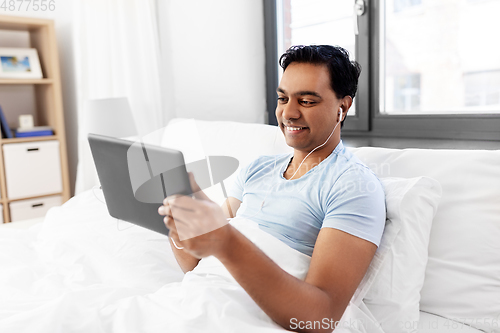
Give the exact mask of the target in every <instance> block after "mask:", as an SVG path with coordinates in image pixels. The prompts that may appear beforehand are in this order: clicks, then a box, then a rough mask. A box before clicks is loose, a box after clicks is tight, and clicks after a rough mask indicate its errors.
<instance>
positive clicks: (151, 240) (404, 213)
mask: <svg viewBox="0 0 500 333" xmlns="http://www.w3.org/2000/svg"><path fill="white" fill-rule="evenodd" d="M237 137H241V139H234V140H230V138H237ZM250 137H251V138H252V140H249V139H248V138H250ZM150 143H154V142H150ZM200 143H201V145H202V146H203V147H202V148H203V149H192V147H193V146H194V145H200ZM157 144H161V145H163V146H168V147H171V148H177V149H181V150H183V152H184V153H185V158H186V162H187V163H189V162H190V161H196V160H199V159H200V158H203V157H204V156H221V155H224V156H233V157H235V158H237V159H238V160H239V161H240V166H241V165H244V164H245V163H248V162H250V161H251V160H252V159H253V158H255V157H257V156H258V155H259V154H272V153H280V152H286V151H289V150H288V149H289V147H287V146H286V145H285V144H284V142H283V141H280V138H279V136H276V128H273V127H272V126H267V125H259V124H240V123H234V122H204V121H194V120H185V119H177V120H175V121H173V122H171V123H170V124H169V126H168V127H167V129H166V130H165V134H164V135H163V138H162V139H161V142H157ZM373 149H375V148H373ZM373 149H370V148H352V150H353V151H354V152H355V153H356V154H357V155H358V156H359V157H360V158H361V159H363V160H364V161H365V163H367V165H368V166H370V167H371V168H372V169H374V171H376V173H377V174H378V175H379V177H381V178H383V185H384V189H385V190H386V203H387V209H388V220H387V222H386V231H385V232H384V236H383V239H382V243H381V245H380V247H379V249H378V250H377V254H376V255H375V258H374V260H373V261H372V264H371V265H370V268H369V270H368V272H367V274H366V276H365V278H364V279H363V281H362V282H361V284H360V286H359V288H358V290H357V291H356V293H355V295H354V297H353V299H352V300H351V303H350V304H349V306H348V308H347V310H346V312H345V313H344V317H343V318H342V320H341V322H340V323H337V325H338V326H337V328H336V330H335V332H370V333H384V332H385V333H392V332H426V333H427V332H435V333H442V332H467V333H468V332H481V331H484V332H491V333H498V332H500V330H499V328H498V325H496V326H495V323H496V324H498V320H499V319H500V317H499V316H500V310H499V307H500V305H498V304H497V302H496V301H495V299H496V300H498V299H500V297H498V298H495V297H496V296H500V295H499V294H498V290H499V289H497V288H498V287H499V286H500V282H499V280H498V275H496V273H497V272H500V270H498V267H500V265H498V262H499V260H498V256H492V257H488V256H486V255H483V252H478V255H479V256H482V260H483V264H484V265H485V266H483V267H486V268H484V269H483V270H474V268H471V269H470V271H468V272H465V273H464V271H463V270H462V269H461V268H460V267H463V265H462V266H460V263H459V261H460V257H459V254H457V256H458V258H452V259H451V260H455V262H457V264H456V266H457V267H459V268H457V270H456V271H453V272H452V273H453V274H455V275H454V276H455V277H456V279H457V281H458V282H457V283H451V284H450V285H449V286H446V285H444V284H440V283H442V282H439V281H437V280H439V278H440V275H441V274H442V272H443V271H439V269H440V268H439V267H441V266H439V265H442V267H445V268H446V269H451V270H453V265H450V264H449V258H447V257H446V256H443V258H441V257H439V255H440V254H439V251H440V250H441V249H440V248H439V247H437V246H436V244H435V243H434V242H437V243H439V244H442V243H443V240H442V239H443V237H442V234H443V230H444V231H445V232H447V230H446V224H444V222H442V221H441V220H439V218H440V217H441V215H440V212H441V213H443V211H442V209H448V208H449V207H448V206H449V204H450V199H449V197H448V195H449V192H450V189H449V188H448V186H449V184H448V183H447V182H446V181H445V180H444V179H443V178H440V177H439V175H436V174H434V175H429V174H427V175H426V174H425V173H422V174H420V173H412V172H411V170H418V168H417V167H416V166H415V168H412V167H410V168H406V169H410V170H406V172H407V173H408V174H407V175H402V174H400V173H399V172H398V170H399V169H400V167H398V163H400V162H401V161H402V159H403V160H404V158H403V157H404V156H403V157H402V155H401V154H400V155H397V154H398V153H401V151H399V150H384V151H377V150H376V149H375V151H374V150H373ZM403 153H406V154H413V153H415V154H416V153H419V152H414V151H410V152H408V151H406V152H403ZM420 153H422V152H420ZM202 155H204V156H202ZM373 156H377V158H375V157H373ZM419 156H422V155H419ZM450 156H451V155H450ZM412 158H415V157H412ZM446 158H449V157H445V159H446ZM377 159H378V160H377ZM477 159H479V160H481V159H482V157H481V158H479V157H477ZM479 160H478V161H479ZM484 160H485V161H487V162H488V163H492V164H493V165H498V164H496V163H497V162H499V161H500V154H499V152H492V154H487V158H486V159H484ZM388 161H389V162H388ZM384 163H390V165H391V166H392V169H384V165H385V164H384ZM403 165H408V163H407V162H404V161H403ZM398 168H399V169H398ZM468 168H469V167H468V166H466V170H469V169H468ZM493 169H494V168H490V167H488V168H486V169H484V170H482V176H485V177H486V176H487V177H488V179H489V181H490V182H494V181H496V180H492V179H494V178H492V175H491V172H497V171H496V169H494V170H495V171H491V170H493ZM458 171H459V170H458ZM458 171H457V172H458ZM439 172H446V171H443V170H440V171H439ZM489 172H490V173H489ZM234 176H235V174H233V175H231V176H230V177H228V178H227V179H226V180H225V181H224V183H225V185H226V187H229V186H230V184H231V182H232V180H233V179H234ZM430 176H435V177H434V178H433V177H430ZM435 178H437V179H439V180H440V181H437V180H436V179H435ZM468 186H469V189H470V190H471V191H472V190H473V184H472V183H470V184H468ZM452 191H453V189H452ZM495 191H496V192H495ZM206 192H207V194H208V195H209V196H210V197H211V198H212V200H214V201H216V202H218V203H219V204H221V203H222V202H223V200H224V197H223V191H222V190H221V187H220V185H218V184H216V185H214V186H212V187H211V188H209V189H207V190H206ZM495 194H498V190H497V189H496V188H495V189H492V190H491V191H490V192H487V194H486V195H487V197H485V196H484V195H483V196H480V198H479V199H478V200H482V202H483V204H484V203H485V202H486V204H487V203H489V202H492V203H493V202H494V200H493V199H490V198H489V196H491V195H495ZM499 197H500V196H499ZM465 200H466V203H464V204H465V205H466V204H467V203H474V201H475V200H476V199H475V198H472V199H470V198H465ZM443 204H444V208H442V207H443ZM488 207H490V206H488ZM491 207H493V206H491ZM466 208H467V207H466ZM440 209H441V211H440ZM487 213H488V215H487V217H488V216H489V217H490V218H491V219H493V220H495V218H498V216H500V215H497V213H498V208H497V207H496V206H495V208H492V209H488V210H487ZM487 217H486V218H484V220H482V221H481V222H480V223H482V224H483V227H491V226H492V225H493V227H491V228H490V229H487V230H479V231H477V230H476V229H474V230H475V231H471V233H470V234H469V236H471V237H476V236H477V233H478V232H479V233H480V235H481V237H483V238H482V239H483V241H484V242H483V244H480V243H478V244H474V245H471V246H470V247H469V248H468V250H469V251H483V250H484V249H488V250H490V251H491V250H493V251H495V250H499V249H498V245H496V244H497V243H493V242H492V239H498V236H499V233H500V231H499V229H498V225H497V224H495V223H497V220H495V221H496V222H491V221H490V220H488V218H487ZM436 219H438V220H436ZM247 222H248V223H247ZM231 223H234V225H235V226H236V227H237V228H239V229H240V230H241V231H242V232H243V233H244V234H245V235H247V237H248V238H250V239H251V240H252V241H254V242H255V243H256V244H257V245H258V246H259V247H261V248H262V249H263V250H264V251H265V252H266V253H267V254H268V255H269V256H270V257H271V258H272V259H273V260H275V261H276V262H277V263H278V264H279V265H280V266H281V267H282V268H283V269H285V270H286V271H288V272H289V273H290V274H293V275H295V276H297V277H299V278H303V277H305V274H306V272H307V267H308V262H307V260H304V259H303V258H296V257H294V256H293V253H289V252H287V251H288V249H287V247H286V246H285V248H284V247H283V243H281V242H279V241H278V242H273V240H272V239H269V238H266V237H271V236H269V235H267V234H265V233H264V232H262V231H260V230H259V229H258V228H256V227H255V225H252V223H251V221H240V220H237V219H236V220H234V221H231ZM443 228H444V229H443ZM454 228H460V225H456V224H455V225H454ZM471 230H472V229H471ZM474 232H475V233H476V234H474ZM448 235H450V237H451V236H453V234H450V233H448ZM433 237H434V238H433ZM437 237H440V238H439V239H437ZM457 237H458V236H457ZM477 237H479V236H477ZM271 238H272V237H271ZM266 244H270V245H266ZM474 247H475V248H474ZM478 249H479V250H478ZM447 250H448V251H449V249H447ZM458 252H459V251H458ZM458 252H456V253H458ZM447 253H449V252H447ZM496 253H499V251H497V252H496ZM488 260H489V261H488ZM436 265H437V266H436ZM221 266H222V265H220V263H218V262H217V261H216V260H215V261H214V258H207V259H206V260H205V259H204V260H202V262H201V263H200V265H199V267H197V269H195V270H194V271H193V272H191V273H188V274H186V275H184V274H183V273H182V272H181V270H180V268H179V266H178V264H177V262H176V260H175V258H174V256H173V254H172V252H171V249H170V245H169V241H168V239H167V238H166V237H165V236H163V235H161V234H157V233H155V232H152V231H149V230H146V229H143V228H140V227H137V226H134V225H132V224H129V223H127V222H124V221H119V220H116V219H114V218H112V217H110V216H109V215H108V213H107V210H106V205H105V202H104V198H103V196H102V192H101V191H100V190H99V189H98V188H93V189H90V190H87V191H85V192H83V193H80V194H78V195H77V196H75V197H73V198H72V199H70V200H69V201H68V202H66V203H65V204H64V205H62V206H60V207H55V208H52V209H51V210H50V211H49V212H48V214H47V216H46V217H45V218H44V219H43V222H41V221H37V220H32V221H27V222H24V224H23V225H21V224H17V225H15V224H14V223H12V225H10V226H1V227H0V332H202V331H203V332H236V331H238V332H283V331H286V330H285V329H283V328H281V327H280V326H278V325H277V324H275V323H274V322H272V320H270V319H269V318H268V317H267V316H266V315H265V314H264V313H263V312H262V311H261V310H260V308H259V307H258V306H257V305H256V304H255V302H253V300H252V299H251V298H250V297H249V296H248V295H247V294H246V293H245V292H244V290H243V289H242V288H241V287H240V286H239V285H238V284H237V283H236V282H235V281H234V279H232V277H231V276H230V275H229V274H228V273H227V271H224V268H223V267H221ZM450 267H451V268H450ZM431 269H432V270H431ZM478 271H480V272H481V274H483V275H482V278H481V279H476V280H475V282H474V283H471V285H473V286H478V285H484V288H482V289H481V288H478V289H479V290H477V293H476V295H475V296H474V297H475V298H474V301H475V305H466V304H463V302H461V303H459V304H457V302H455V301H453V297H454V296H453V295H452V292H453V290H457V289H458V290H462V289H463V288H464V286H463V285H461V284H460V283H461V282H460V279H466V277H463V275H464V274H465V275H467V274H469V275H470V274H472V275H474V274H475V275H477V274H478ZM457 272H458V273H457ZM446 274H449V272H446ZM461 274H462V275H461ZM436 281H437V282H436ZM486 281H488V282H486ZM409 283H411V284H409ZM488 283H489V284H488ZM436 284H439V288H436V287H435V285H436ZM453 288H455V289H453ZM465 288H467V287H465ZM440 292H441V294H440ZM470 292H472V291H466V292H464V295H466V296H468V295H470ZM495 292H496V294H495ZM447 295H448V296H449V295H451V296H449V297H448V296H447ZM445 296H446V297H445ZM457 297H460V296H457ZM443 300H444V301H445V303H448V304H449V303H451V304H452V305H450V306H448V307H442V310H439V309H437V310H436V308H437V307H440V306H442V304H441V303H439V302H442V301H443ZM485 304H487V305H488V306H485ZM453 311H455V312H453ZM463 313H469V317H467V318H464V319H460V317H461V316H460V315H461V314H463ZM486 322H488V324H486ZM291 329H294V327H291Z"/></svg>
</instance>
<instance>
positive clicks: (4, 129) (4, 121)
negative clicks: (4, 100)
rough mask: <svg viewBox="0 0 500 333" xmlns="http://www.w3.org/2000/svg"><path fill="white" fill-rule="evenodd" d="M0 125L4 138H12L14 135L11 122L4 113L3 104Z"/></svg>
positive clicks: (0, 109)
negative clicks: (10, 126) (8, 121)
mask: <svg viewBox="0 0 500 333" xmlns="http://www.w3.org/2000/svg"><path fill="white" fill-rule="evenodd" d="M0 125H1V127H2V138H7V139H11V138H13V137H14V136H13V135H12V132H11V130H10V128H9V124H8V123H7V118H5V114H4V113H3V110H2V107H1V106H0Z"/></svg>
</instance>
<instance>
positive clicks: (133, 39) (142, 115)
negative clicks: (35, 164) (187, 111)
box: [73, 0, 172, 194]
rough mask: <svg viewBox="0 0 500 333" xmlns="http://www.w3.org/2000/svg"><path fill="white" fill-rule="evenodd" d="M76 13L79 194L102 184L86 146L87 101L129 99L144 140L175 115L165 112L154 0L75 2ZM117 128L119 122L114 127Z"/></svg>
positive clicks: (163, 83)
mask: <svg viewBox="0 0 500 333" xmlns="http://www.w3.org/2000/svg"><path fill="white" fill-rule="evenodd" d="M73 15H74V19H75V22H74V45H73V47H74V50H75V68H76V77H77V78H76V81H77V109H78V123H79V126H78V127H79V133H78V170H77V180H76V190H75V192H76V194H78V193H80V192H82V191H84V190H87V189H90V188H92V187H93V186H94V185H96V184H97V183H98V182H97V179H96V174H95V167H94V164H93V159H92V156H91V154H90V149H89V147H88V142H87V134H88V133H87V130H86V113H85V106H86V103H87V101H88V100H89V99H100V98H111V97H127V98H128V101H129V103H130V106H131V109H132V114H133V117H134V120H135V123H136V126H137V130H138V132H139V135H141V136H142V135H145V134H147V133H150V132H153V131H155V130H157V129H159V128H161V127H163V126H165V125H166V123H167V120H168V119H170V118H171V117H172V116H171V115H170V116H169V115H168V114H165V113H164V112H162V96H161V89H162V87H163V89H165V82H162V81H161V80H160V75H161V74H160V73H161V72H162V70H161V68H160V67H161V66H160V59H161V58H160V42H159V36H158V22H157V10H156V1H155V0H75V3H74V13H73ZM164 91H165V90H164ZM166 91H167V92H168V89H167V90H166ZM119 125H120V119H116V124H115V126H119Z"/></svg>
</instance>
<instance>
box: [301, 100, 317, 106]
mask: <svg viewBox="0 0 500 333" xmlns="http://www.w3.org/2000/svg"><path fill="white" fill-rule="evenodd" d="M300 103H301V104H302V105H306V106H311V105H314V104H316V102H313V101H300Z"/></svg>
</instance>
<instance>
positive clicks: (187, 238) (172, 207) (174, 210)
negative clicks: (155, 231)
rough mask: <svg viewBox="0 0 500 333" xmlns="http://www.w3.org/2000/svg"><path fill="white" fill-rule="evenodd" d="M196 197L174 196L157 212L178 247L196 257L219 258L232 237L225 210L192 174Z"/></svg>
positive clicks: (166, 200) (192, 184)
mask: <svg viewBox="0 0 500 333" xmlns="http://www.w3.org/2000/svg"><path fill="white" fill-rule="evenodd" d="M189 179H190V182H191V188H192V189H193V193H194V198H192V197H189V196H183V195H175V196H170V197H167V198H165V200H164V201H163V206H161V207H160V208H159V209H158V212H159V213H160V214H161V215H165V218H164V221H165V225H166V226H167V228H168V229H169V230H170V233H169V237H171V238H172V239H173V241H174V242H175V244H176V245H177V246H178V247H183V250H184V251H185V252H187V253H189V254H191V255H192V256H194V257H196V258H203V257H207V256H210V255H216V256H217V255H220V254H223V253H224V251H225V247H226V245H227V244H228V243H229V239H230V237H231V234H232V227H231V226H230V225H229V224H228V221H227V219H226V217H225V216H224V213H223V211H222V209H221V208H220V207H219V206H218V205H217V204H216V203H214V202H213V201H211V200H210V199H209V198H208V197H207V196H206V194H205V193H203V191H201V189H200V187H199V186H198V184H196V182H195V180H194V176H193V174H192V173H189Z"/></svg>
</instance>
